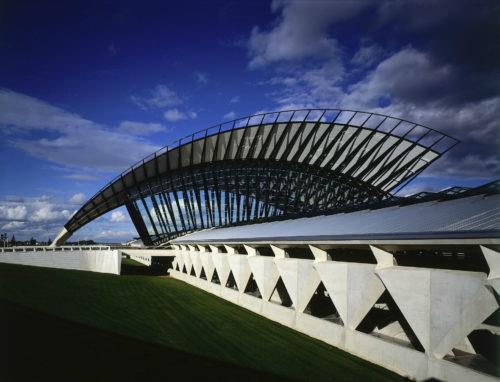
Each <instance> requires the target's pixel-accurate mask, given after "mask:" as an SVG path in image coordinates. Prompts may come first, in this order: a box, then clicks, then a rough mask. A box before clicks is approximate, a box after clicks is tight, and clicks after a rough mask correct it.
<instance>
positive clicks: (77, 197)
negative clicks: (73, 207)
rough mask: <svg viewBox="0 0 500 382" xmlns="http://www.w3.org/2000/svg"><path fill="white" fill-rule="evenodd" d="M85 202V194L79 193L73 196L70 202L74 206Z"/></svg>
mask: <svg viewBox="0 0 500 382" xmlns="http://www.w3.org/2000/svg"><path fill="white" fill-rule="evenodd" d="M85 200H86V198H85V194H84V193H83V192H79V193H77V194H75V195H73V196H72V197H71V199H70V200H69V201H70V203H73V204H82V203H83V202H84V201H85Z"/></svg>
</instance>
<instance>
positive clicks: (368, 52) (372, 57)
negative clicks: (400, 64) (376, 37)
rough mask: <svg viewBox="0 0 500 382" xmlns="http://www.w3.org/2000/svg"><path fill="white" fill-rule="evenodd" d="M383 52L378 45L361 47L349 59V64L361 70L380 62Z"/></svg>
mask: <svg viewBox="0 0 500 382" xmlns="http://www.w3.org/2000/svg"><path fill="white" fill-rule="evenodd" d="M383 54H384V50H383V49H382V48H381V47H380V46H378V45H375V44H373V45H362V46H361V47H360V48H359V49H358V51H357V52H356V53H355V54H354V56H353V57H352V58H351V63H352V64H354V65H356V66H358V67H362V68H367V67H370V66H372V65H373V64H375V63H378V62H379V61H380V58H381V57H382V56H383Z"/></svg>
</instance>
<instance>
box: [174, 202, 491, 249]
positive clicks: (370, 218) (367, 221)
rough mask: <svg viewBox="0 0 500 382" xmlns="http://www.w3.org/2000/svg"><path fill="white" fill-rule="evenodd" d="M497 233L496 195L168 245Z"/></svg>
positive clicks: (219, 232)
mask: <svg viewBox="0 0 500 382" xmlns="http://www.w3.org/2000/svg"><path fill="white" fill-rule="evenodd" d="M499 234H500V195H498V194H496V195H489V196H486V195H476V196H471V197H465V198H459V199H453V200H446V201H428V202H424V203H416V204H411V205H406V206H392V207H386V208H381V209H376V210H369V209H367V210H362V211H356V212H350V213H339V214H335V215H322V216H315V217H310V218H300V219H290V220H284V221H277V222H269V223H260V224H252V225H243V226H236V227H227V228H214V229H208V230H204V231H198V232H194V233H191V234H188V235H185V236H182V237H179V238H177V239H175V240H173V241H172V242H173V243H182V242H217V241H228V242H229V241H232V242H235V241H242V242H251V241H267V240H269V241H276V240H283V241H298V240H350V239H352V240H356V239H367V240H369V239H406V238H407V239H411V238H430V239H432V238H460V237H463V238H467V237H498V236H499Z"/></svg>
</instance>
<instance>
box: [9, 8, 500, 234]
mask: <svg viewBox="0 0 500 382" xmlns="http://www.w3.org/2000/svg"><path fill="white" fill-rule="evenodd" d="M499 16H500V12H499V6H498V2H496V1H476V2H471V1H452V0H449V1H444V0H443V1H439V2H433V1H427V2H426V1H406V2H399V1H389V0H387V1H380V2H372V1H350V2H349V1H299V2H291V1H274V2H272V3H270V2H266V1H234V2H226V1H168V2H157V3H155V2H126V1H120V2H81V3H80V2H77V1H71V2H63V1H61V2H51V1H47V2H45V1H44V2H29V1H6V2H2V5H0V58H1V59H0V161H1V163H2V164H3V166H2V170H3V171H2V180H1V181H0V231H2V232H4V231H5V232H9V233H14V232H15V233H16V236H18V237H30V236H32V235H34V236H36V237H38V238H40V239H42V238H43V239H46V237H47V236H52V237H53V236H54V235H55V234H56V231H58V229H59V228H60V226H61V225H62V224H63V223H64V222H65V220H66V219H67V218H68V216H69V215H70V214H71V213H73V211H74V210H75V209H77V208H78V207H79V205H80V204H81V203H82V202H83V201H84V200H85V199H86V198H88V197H90V196H91V195H92V194H93V193H94V192H95V191H97V190H98V189H99V188H100V187H101V186H102V185H104V184H105V183H106V182H107V181H109V180H110V179H111V178H113V177H114V176H115V175H116V174H117V173H119V172H121V171H122V170H124V169H125V168H127V167H128V166H130V165H131V164H133V163H134V162H135V161H137V160H139V159H140V158H142V157H143V156H145V155H148V154H149V153H151V152H152V151H154V150H155V149H158V148H159V147H161V146H164V145H166V144H167V143H170V142H172V141H173V140H175V139H177V138H180V137H182V136H185V135H187V134H189V133H191V132H193V131H196V130H199V129H202V128H205V127H208V126H211V125H214V124H216V123H219V122H222V121H225V120H229V119H233V118H235V117H238V116H244V115H248V114H252V113H255V112H258V111H262V110H266V111H270V110H281V109H288V108H295V107H346V108H353V109H359V110H369V111H378V112H382V113H385V114H391V115H394V116H397V117H403V118H407V119H409V120H413V121H415V122H418V123H421V124H424V125H427V126H429V127H432V128H435V129H438V130H442V131H445V132H447V133H448V134H450V135H453V136H455V137H457V138H458V139H460V140H462V144H461V145H459V146H458V147H457V148H456V149H455V150H453V152H450V153H449V154H448V155H447V156H446V157H444V158H441V160H440V161H439V162H440V163H436V164H435V165H433V166H431V167H430V168H429V169H428V171H426V174H423V176H421V177H420V178H419V179H418V180H417V181H415V182H414V183H413V184H412V185H410V186H409V188H408V190H407V193H411V192H414V191H419V190H422V189H434V190H435V189H441V188H443V187H446V186H451V185H476V184H480V183H484V182H486V181H489V180H493V179H495V178H496V177H498V172H499V171H498V169H499V160H498V115H499V111H500V97H499V86H500V85H499V84H500V75H499V68H500V59H499V52H500V46H499V42H498V35H499V32H500V30H499V27H498V19H499ZM125 215H126V214H124V213H123V211H121V210H119V211H115V213H114V214H113V215H111V214H110V215H109V216H104V217H102V218H101V219H99V220H98V221H96V222H95V223H94V224H92V225H91V226H89V227H88V228H85V229H84V230H82V232H81V233H78V235H77V236H76V237H79V238H86V237H89V238H94V239H98V240H124V239H127V238H129V237H131V236H132V235H133V234H134V232H133V228H132V227H131V224H130V222H129V221H128V220H127V219H128V218H127V217H126V216H125Z"/></svg>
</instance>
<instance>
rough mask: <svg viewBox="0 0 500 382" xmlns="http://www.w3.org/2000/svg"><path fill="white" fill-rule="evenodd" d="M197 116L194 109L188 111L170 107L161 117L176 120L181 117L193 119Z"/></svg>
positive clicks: (171, 120) (179, 119)
mask: <svg viewBox="0 0 500 382" xmlns="http://www.w3.org/2000/svg"><path fill="white" fill-rule="evenodd" d="M197 116H198V114H196V113H195V112H194V111H190V112H187V113H186V112H183V111H180V110H179V109H170V110H167V111H166V112H165V113H163V117H164V118H165V119H166V120H167V121H170V122H176V121H181V120H183V119H188V118H191V119H195V118H196V117H197Z"/></svg>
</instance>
